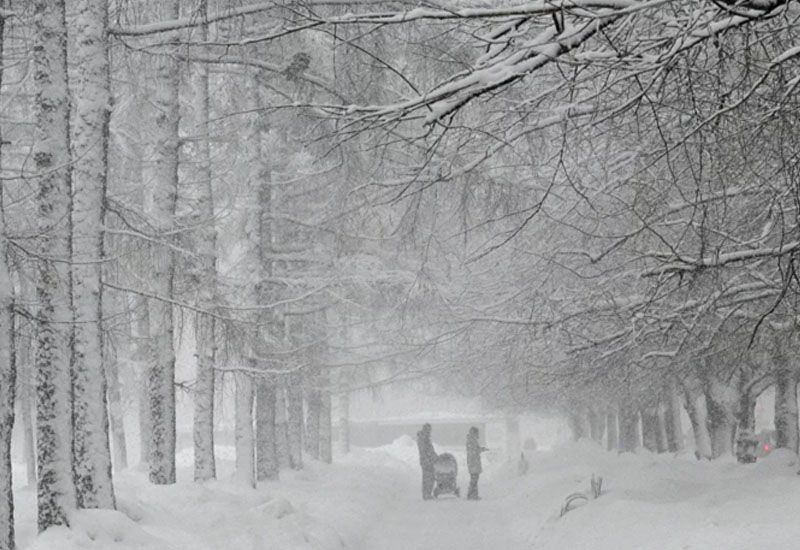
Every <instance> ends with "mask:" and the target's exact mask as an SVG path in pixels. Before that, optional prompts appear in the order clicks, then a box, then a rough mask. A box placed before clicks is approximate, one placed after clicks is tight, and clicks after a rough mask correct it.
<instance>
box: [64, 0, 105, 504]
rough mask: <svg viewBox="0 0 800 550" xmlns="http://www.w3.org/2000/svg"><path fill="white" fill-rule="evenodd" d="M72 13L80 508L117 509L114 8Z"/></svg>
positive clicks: (95, 1)
mask: <svg viewBox="0 0 800 550" xmlns="http://www.w3.org/2000/svg"><path fill="white" fill-rule="evenodd" d="M72 8H73V9H72V10H71V13H70V16H71V20H70V29H71V30H74V32H75V37H74V40H73V41H72V42H73V49H72V52H71V53H73V54H74V55H70V61H71V66H72V67H73V74H72V78H71V80H72V85H73V92H74V93H73V98H74V111H73V113H72V114H73V115H74V116H73V122H72V131H73V133H72V140H71V144H72V154H73V159H74V161H73V166H72V200H73V207H72V218H71V222H72V255H73V259H74V260H75V263H73V264H72V304H73V312H74V319H75V324H74V325H73V334H72V415H73V423H74V424H73V430H74V432H73V442H72V453H73V459H72V460H73V464H72V469H73V475H74V476H75V488H76V497H77V503H78V507H79V508H112V509H113V508H114V507H115V503H114V486H113V483H112V480H111V452H110V446H109V439H108V406H107V402H106V371H105V366H104V358H103V321H102V318H103V306H102V304H103V286H102V263H101V262H102V260H103V258H104V256H105V250H104V246H103V227H104V225H105V201H106V198H105V197H106V182H107V174H108V121H109V116H110V112H111V88H110V81H109V63H108V35H107V28H108V2H107V1H106V0H76V2H75V5H74V6H72Z"/></svg>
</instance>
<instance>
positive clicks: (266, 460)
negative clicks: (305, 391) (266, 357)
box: [256, 377, 280, 481]
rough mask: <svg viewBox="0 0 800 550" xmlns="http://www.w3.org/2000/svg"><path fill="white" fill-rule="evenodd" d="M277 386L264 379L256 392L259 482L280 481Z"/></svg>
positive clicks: (258, 383)
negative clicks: (276, 406) (276, 411)
mask: <svg viewBox="0 0 800 550" xmlns="http://www.w3.org/2000/svg"><path fill="white" fill-rule="evenodd" d="M276 397H277V396H276V389H275V385H274V384H272V383H271V382H270V381H269V380H267V379H266V378H264V377H261V378H259V379H258V382H257V391H256V472H257V476H258V480H259V481H261V480H265V479H269V480H275V479H278V471H279V469H280V468H279V466H278V455H277V451H276V448H275V440H276V437H275V402H276Z"/></svg>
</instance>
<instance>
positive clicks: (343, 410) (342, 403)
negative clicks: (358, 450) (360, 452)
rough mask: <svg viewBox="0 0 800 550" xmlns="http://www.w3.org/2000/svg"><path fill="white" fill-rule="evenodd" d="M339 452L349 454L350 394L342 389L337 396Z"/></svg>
mask: <svg viewBox="0 0 800 550" xmlns="http://www.w3.org/2000/svg"><path fill="white" fill-rule="evenodd" d="M338 397H339V451H340V452H341V453H342V454H347V453H349V452H350V392H349V391H348V390H347V389H342V391H341V393H340V394H339V396H338Z"/></svg>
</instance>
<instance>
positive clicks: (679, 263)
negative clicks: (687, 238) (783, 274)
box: [642, 241, 800, 277]
mask: <svg viewBox="0 0 800 550" xmlns="http://www.w3.org/2000/svg"><path fill="white" fill-rule="evenodd" d="M798 248H800V241H794V242H791V243H787V244H784V245H782V246H775V247H766V248H754V249H751V250H737V251H734V252H727V253H725V254H717V255H714V256H709V257H705V258H697V259H693V258H680V259H678V260H676V261H674V262H671V263H668V264H666V265H663V266H660V267H657V268H655V269H650V270H647V271H645V272H643V273H642V277H657V276H662V275H669V274H675V273H688V272H694V271H700V270H702V269H706V268H709V267H722V266H724V265H727V264H732V263H737V262H745V261H748V260H757V259H761V258H777V257H780V256H786V255H787V254H791V253H793V252H794V251H796V250H797V249H798Z"/></svg>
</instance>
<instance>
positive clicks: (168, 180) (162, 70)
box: [145, 0, 180, 485]
mask: <svg viewBox="0 0 800 550" xmlns="http://www.w3.org/2000/svg"><path fill="white" fill-rule="evenodd" d="M158 11H159V16H160V17H161V18H163V19H165V20H171V19H177V18H178V17H179V15H180V10H179V2H178V0H164V1H163V2H162V3H161V5H160V9H159V10H158ZM155 63H156V77H155V89H154V91H153V97H152V101H153V103H154V105H155V107H156V109H157V115H156V120H155V122H156V124H155V128H154V129H153V131H154V139H153V148H152V150H151V155H150V167H149V168H150V170H149V171H150V177H149V178H146V181H147V184H149V185H151V186H152V189H151V193H150V196H149V197H147V199H148V200H147V205H146V206H147V208H146V209H145V210H146V212H147V213H148V215H149V217H150V219H151V223H152V224H153V226H154V228H155V230H156V232H157V233H158V234H159V235H160V237H161V239H162V240H163V241H165V242H164V243H162V244H160V245H156V247H154V250H153V264H152V267H153V269H152V274H151V280H152V290H153V293H154V294H155V295H156V296H159V297H161V298H164V299H169V298H171V297H172V291H173V284H174V279H175V258H174V254H173V252H172V249H171V248H170V247H169V246H168V245H169V243H170V241H171V240H172V237H171V235H172V233H173V231H174V229H175V209H176V201H177V193H178V148H179V142H178V139H179V138H178V121H179V105H180V103H179V99H180V98H179V94H178V90H179V86H180V76H179V75H180V73H179V66H178V62H177V60H176V59H175V57H174V56H171V55H160V56H158V57H157V58H156V62H155ZM149 310H150V313H149V314H150V341H151V346H152V348H151V349H152V356H151V364H150V369H149V373H148V377H147V378H148V390H149V403H150V418H151V421H152V426H151V429H150V434H151V437H150V481H151V482H152V483H155V484H157V485H165V484H171V483H175V349H174V325H173V312H172V305H171V304H170V303H168V302H166V301H164V300H159V299H151V300H150V302H149Z"/></svg>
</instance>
